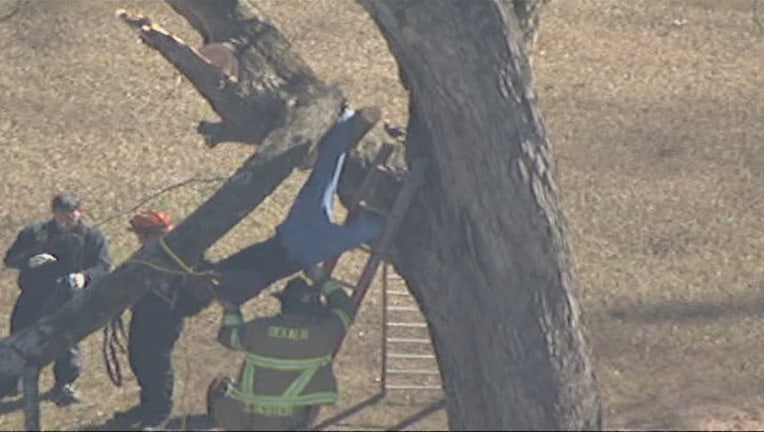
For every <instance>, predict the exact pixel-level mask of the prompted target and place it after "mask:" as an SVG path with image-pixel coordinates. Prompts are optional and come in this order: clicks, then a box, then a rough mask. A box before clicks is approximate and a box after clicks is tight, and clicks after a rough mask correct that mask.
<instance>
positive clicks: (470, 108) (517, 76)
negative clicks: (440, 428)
mask: <svg viewBox="0 0 764 432" xmlns="http://www.w3.org/2000/svg"><path fill="white" fill-rule="evenodd" d="M361 3H362V4H363V5H364V6H365V7H366V9H367V10H368V11H369V12H370V13H371V15H372V16H373V18H374V19H375V20H376V22H377V24H378V25H379V27H380V28H381V30H382V32H383V34H384V36H385V38H386V39H387V41H388V43H389V45H390V48H391V51H392V53H393V54H394V55H395V57H396V58H397V59H398V64H399V67H400V69H401V75H402V76H403V77H405V80H406V86H407V88H408V90H409V92H410V122H409V125H408V140H407V146H406V152H407V158H409V159H410V158H411V157H412V156H414V155H416V156H423V157H425V158H427V159H428V160H429V169H428V173H427V176H426V177H427V178H426V184H425V186H424V188H423V190H422V191H421V193H420V195H419V197H418V199H417V200H416V202H415V203H414V205H413V206H412V208H411V209H410V211H409V217H408V218H407V220H406V222H405V224H404V225H403V227H402V228H401V230H400V231H399V233H398V235H397V238H396V242H395V246H396V248H395V264H396V268H397V269H398V271H399V273H400V274H401V275H402V276H403V277H404V278H405V279H406V280H407V282H408V284H409V287H410V288H411V290H412V292H413V293H414V295H415V296H416V298H417V300H418V301H419V303H420V306H421V308H422V310H423V312H424V314H425V316H426V318H427V321H428V324H429V328H430V332H431V334H432V337H433V343H434V346H435V350H436V353H437V357H438V363H439V365H440V369H441V375H442V377H443V379H444V386H445V390H446V394H447V403H446V407H447V410H448V418H449V422H450V426H451V428H453V429H457V430H465V429H467V430H475V429H497V430H506V429H547V430H554V429H596V428H600V427H601V421H602V420H601V406H600V399H599V394H598V389H597V385H596V380H595V377H594V373H593V368H592V364H591V362H590V360H589V355H588V349H587V344H586V340H585V338H584V334H583V333H584V332H583V330H584V329H583V324H582V321H581V314H580V307H579V304H578V301H577V299H576V295H577V293H576V286H575V281H574V277H573V268H572V262H571V253H570V250H569V247H568V243H567V240H566V235H565V221H564V219H563V215H562V211H561V209H560V207H559V205H558V198H557V190H556V185H555V181H554V174H555V173H554V171H555V168H554V162H553V157H552V151H551V148H550V144H549V141H548V139H547V136H546V133H545V131H544V127H543V124H542V120H541V117H540V116H539V113H538V110H537V107H536V101H535V100H534V96H533V93H532V91H531V89H530V88H529V87H528V86H527V85H526V84H527V83H528V82H529V77H527V76H525V75H524V74H525V72H524V71H525V70H526V68H527V60H526V58H525V55H524V53H523V50H522V49H521V44H522V43H523V37H524V35H523V32H522V31H520V27H519V24H518V21H517V17H516V16H515V12H514V9H513V5H512V4H511V3H508V2H500V1H449V2H444V1H416V2H412V1H405V0H363V1H361Z"/></svg>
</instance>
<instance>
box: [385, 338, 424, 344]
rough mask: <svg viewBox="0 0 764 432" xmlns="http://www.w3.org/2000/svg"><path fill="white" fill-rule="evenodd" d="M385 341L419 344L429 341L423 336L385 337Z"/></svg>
mask: <svg viewBox="0 0 764 432" xmlns="http://www.w3.org/2000/svg"><path fill="white" fill-rule="evenodd" d="M386 340H387V342H392V343H420V344H429V343H431V341H430V340H429V339H424V338H387V339H386Z"/></svg>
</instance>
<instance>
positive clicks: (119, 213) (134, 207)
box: [93, 176, 227, 226]
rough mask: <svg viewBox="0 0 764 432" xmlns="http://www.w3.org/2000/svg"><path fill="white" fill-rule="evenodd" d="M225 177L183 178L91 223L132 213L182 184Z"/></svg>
mask: <svg viewBox="0 0 764 432" xmlns="http://www.w3.org/2000/svg"><path fill="white" fill-rule="evenodd" d="M226 179H227V177H223V176H219V177H198V176H194V177H191V178H188V179H185V180H183V181H181V182H178V183H174V184H171V185H169V186H167V187H163V188H162V189H159V190H158V191H156V192H154V193H152V194H150V195H149V196H147V197H145V198H143V199H142V200H140V201H138V204H135V205H133V206H132V207H130V208H129V209H127V210H122V211H118V212H117V213H114V214H112V215H111V216H107V217H106V218H104V219H101V220H99V221H97V222H93V225H95V226H100V225H104V224H106V223H108V222H111V221H113V220H114V219H117V218H119V217H121V216H125V215H126V214H130V213H133V212H135V211H136V210H138V209H139V208H141V207H143V205H144V204H146V203H147V202H149V201H151V200H153V199H154V198H156V197H158V196H160V195H163V194H165V193H167V192H169V191H171V190H175V189H179V188H181V187H183V186H187V185H189V184H191V183H219V182H224V181H226Z"/></svg>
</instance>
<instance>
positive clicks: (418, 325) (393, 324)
mask: <svg viewBox="0 0 764 432" xmlns="http://www.w3.org/2000/svg"><path fill="white" fill-rule="evenodd" d="M387 326H388V327H412V328H426V327H427V324H425V323H402V322H389V323H387Z"/></svg>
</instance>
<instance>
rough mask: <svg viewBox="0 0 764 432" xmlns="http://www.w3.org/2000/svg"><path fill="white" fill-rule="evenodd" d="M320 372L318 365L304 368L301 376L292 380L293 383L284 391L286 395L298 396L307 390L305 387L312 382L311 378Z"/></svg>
mask: <svg viewBox="0 0 764 432" xmlns="http://www.w3.org/2000/svg"><path fill="white" fill-rule="evenodd" d="M316 372H318V367H314V368H310V369H306V370H304V371H303V372H302V373H301V374H300V376H298V377H297V379H295V380H294V381H292V384H290V385H289V387H287V389H286V390H285V391H284V395H283V396H284V397H295V396H298V395H299V394H300V393H302V391H303V390H305V387H306V386H307V385H308V383H310V380H312V379H313V376H314V375H315V374H316Z"/></svg>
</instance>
